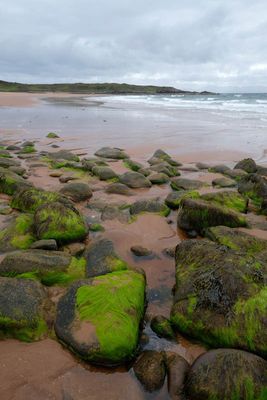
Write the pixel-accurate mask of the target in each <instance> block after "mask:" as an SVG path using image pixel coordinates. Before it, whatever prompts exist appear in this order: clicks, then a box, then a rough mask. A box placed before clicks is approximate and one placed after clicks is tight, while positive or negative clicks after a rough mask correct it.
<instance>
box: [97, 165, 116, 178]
mask: <svg viewBox="0 0 267 400" xmlns="http://www.w3.org/2000/svg"><path fill="white" fill-rule="evenodd" d="M92 173H93V174H94V175H96V176H98V177H99V179H100V180H101V181H108V180H109V179H114V178H117V177H118V176H117V174H116V173H115V172H114V171H113V170H112V169H111V168H109V167H98V166H95V167H93V169H92Z"/></svg>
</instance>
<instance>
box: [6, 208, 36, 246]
mask: <svg viewBox="0 0 267 400" xmlns="http://www.w3.org/2000/svg"><path fill="white" fill-rule="evenodd" d="M34 241H35V235H34V230H33V216H32V215H31V214H21V215H19V216H18V217H17V218H16V219H15V220H14V221H13V222H12V223H11V224H10V226H8V227H7V228H6V229H4V230H3V231H2V232H0V251H4V252H6V251H12V250H15V249H28V248H29V247H30V246H31V244H32V243H33V242H34Z"/></svg>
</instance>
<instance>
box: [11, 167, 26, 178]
mask: <svg viewBox="0 0 267 400" xmlns="http://www.w3.org/2000/svg"><path fill="white" fill-rule="evenodd" d="M9 171H12V172H14V173H15V174H17V175H21V176H23V175H24V174H25V173H26V169H25V168H23V167H20V166H16V165H15V166H12V167H9Z"/></svg>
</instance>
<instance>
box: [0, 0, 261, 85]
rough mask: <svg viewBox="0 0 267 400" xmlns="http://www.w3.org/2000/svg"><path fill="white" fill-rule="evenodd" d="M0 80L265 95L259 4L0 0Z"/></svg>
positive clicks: (257, 0) (234, 0) (232, 0)
mask: <svg viewBox="0 0 267 400" xmlns="http://www.w3.org/2000/svg"><path fill="white" fill-rule="evenodd" d="M0 79H3V80H9V81H21V82H67V81H68V82H107V81H109V82H110V81H112V82H129V83H136V84H155V85H171V86H175V87H177V88H181V89H195V90H205V89H207V90H217V91H243V92H244V91H254V92H257V91H265V92H267V0H252V1H251V0H222V1H221V0H0Z"/></svg>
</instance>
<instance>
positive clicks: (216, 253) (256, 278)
mask: <svg viewBox="0 0 267 400" xmlns="http://www.w3.org/2000/svg"><path fill="white" fill-rule="evenodd" d="M175 259H176V290H175V297H174V305H173V308H172V313H171V321H172V324H173V326H174V327H175V328H176V329H178V330H179V331H180V332H182V333H185V334H187V335H189V336H191V337H193V338H196V339H198V340H201V341H203V342H204V343H206V344H208V345H210V346H212V347H234V348H242V349H244V350H248V351H251V352H255V353H257V354H260V355H262V356H266V355H267V329H266V324H267V323H266V312H267V286H266V282H265V278H264V277H265V276H266V272H267V267H266V260H262V259H261V257H260V256H259V257H256V256H250V255H248V254H247V253H246V252H240V251H238V252H237V251H234V250H231V249H227V247H225V246H221V245H217V244H215V243H213V242H211V241H207V240H201V241H199V240H187V241H184V242H182V243H181V244H180V245H178V246H177V248H176V255H175Z"/></svg>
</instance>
